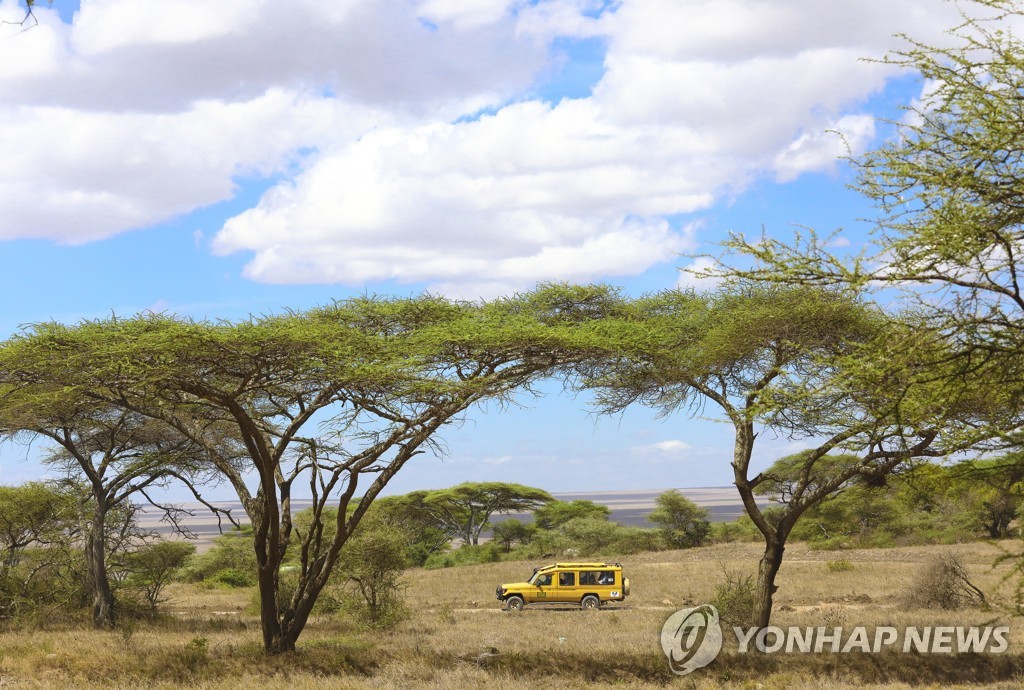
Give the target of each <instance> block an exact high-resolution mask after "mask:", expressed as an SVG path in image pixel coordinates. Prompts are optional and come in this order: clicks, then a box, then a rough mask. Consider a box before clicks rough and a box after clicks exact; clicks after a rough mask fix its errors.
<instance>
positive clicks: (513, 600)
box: [505, 597, 526, 611]
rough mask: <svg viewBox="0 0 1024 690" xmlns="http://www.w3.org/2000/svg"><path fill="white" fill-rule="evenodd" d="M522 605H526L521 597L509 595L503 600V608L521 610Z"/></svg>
mask: <svg viewBox="0 0 1024 690" xmlns="http://www.w3.org/2000/svg"><path fill="white" fill-rule="evenodd" d="M524 606H526V602H524V601H523V598H522V597H509V598H508V599H506V600H505V608H506V609H508V610H509V611H522V610H523V607H524Z"/></svg>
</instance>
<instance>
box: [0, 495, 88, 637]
mask: <svg viewBox="0 0 1024 690" xmlns="http://www.w3.org/2000/svg"><path fill="white" fill-rule="evenodd" d="M78 526H79V521H78V511H77V502H76V501H75V497H74V496H73V495H72V494H70V493H68V492H64V491H59V490H57V489H56V488H54V487H53V486H51V485H49V484H45V483H42V482H29V483H26V484H22V485H20V486H0V549H3V553H2V555H0V614H2V615H5V616H7V617H12V618H19V617H25V616H26V615H29V614H32V613H33V612H36V611H40V610H48V609H58V608H59V609H75V608H77V607H79V606H81V605H82V604H83V603H84V601H85V596H86V590H85V578H84V570H85V568H84V560H83V557H82V553H81V550H79V549H75V548H73V546H72V541H73V539H74V538H75V535H76V533H77V530H78Z"/></svg>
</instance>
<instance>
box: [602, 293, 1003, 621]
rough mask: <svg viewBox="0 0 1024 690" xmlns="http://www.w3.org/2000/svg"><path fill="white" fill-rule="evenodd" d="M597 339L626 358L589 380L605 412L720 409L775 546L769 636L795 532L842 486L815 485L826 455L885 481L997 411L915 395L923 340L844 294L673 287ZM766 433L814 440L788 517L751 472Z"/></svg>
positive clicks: (766, 606)
mask: <svg viewBox="0 0 1024 690" xmlns="http://www.w3.org/2000/svg"><path fill="white" fill-rule="evenodd" d="M592 332H593V334H594V337H595V338H597V339H598V340H600V341H601V342H605V343H607V344H609V345H611V346H612V347H613V348H616V349H617V350H618V353H617V354H616V353H615V352H614V351H610V352H609V354H608V355H607V356H606V357H605V358H604V359H603V360H594V363H593V364H591V366H592V367H593V368H592V369H591V370H590V371H585V372H584V374H583V385H584V386H587V387H592V388H596V390H597V400H598V404H599V406H600V408H601V409H602V410H603V411H605V412H617V411H620V410H623V409H624V408H625V407H627V406H628V405H630V404H633V403H636V402H639V403H642V404H648V405H652V406H654V407H656V408H658V409H660V410H661V411H662V413H663V414H671V413H674V412H676V411H679V410H680V409H684V410H685V409H690V410H691V411H694V412H696V411H700V410H703V409H704V407H705V405H708V404H711V405H713V406H716V407H717V408H718V409H719V410H720V412H721V413H722V416H723V417H724V421H726V422H728V423H729V424H730V425H731V426H732V428H733V432H734V433H733V451H732V457H731V466H732V471H733V480H734V483H735V485H736V488H737V490H738V492H739V495H740V498H741V500H742V502H743V505H744V508H745V510H746V512H747V514H748V515H749V516H750V518H751V520H752V521H753V522H754V524H755V526H756V527H757V529H758V530H759V531H760V532H761V535H762V536H763V538H764V542H765V549H764V553H763V555H762V557H761V561H760V564H759V569H758V581H757V594H756V596H757V603H756V610H755V611H754V612H753V621H752V622H753V623H754V624H755V625H758V626H760V627H764V626H767V625H768V623H769V621H770V617H771V609H772V601H773V596H774V593H775V592H776V590H777V586H776V584H775V579H776V575H777V574H778V571H779V568H780V566H781V564H782V559H783V553H784V551H785V545H786V540H787V538H788V536H789V534H790V532H791V530H792V527H793V525H794V524H795V522H796V520H797V519H799V517H800V515H802V514H803V512H804V511H806V509H807V508H808V507H809V506H811V505H813V504H814V503H815V501H817V500H820V498H821V497H822V496H823V495H825V494H827V492H829V491H831V490H833V489H835V488H838V487H839V486H841V485H842V483H843V481H845V479H840V480H838V483H836V484H835V485H834V486H833V485H832V483H826V484H822V483H820V482H818V483H816V482H815V481H814V479H813V477H814V474H815V471H816V470H815V468H816V466H818V464H819V462H821V461H822V459H823V458H825V457H827V456H828V455H829V454H830V453H832V452H834V451H838V452H844V451H845V452H851V453H856V454H857V455H858V459H857V462H856V463H853V464H851V465H850V467H849V468H848V472H849V473H850V475H849V476H848V477H846V479H849V477H852V476H854V475H858V474H860V475H867V476H883V475H884V474H886V473H888V472H890V471H891V470H892V469H893V468H895V467H896V466H898V465H899V463H901V462H904V461H906V460H909V459H910V458H913V457H920V456H934V455H942V454H944V453H946V452H947V450H948V448H949V447H950V446H949V444H950V443H954V438H955V437H954V432H955V431H958V430H960V429H961V428H962V425H963V424H969V423H970V422H971V421H973V420H972V419H971V416H972V415H974V414H982V413H985V412H987V411H988V407H986V406H987V405H992V406H996V405H998V398H999V396H994V397H992V398H987V399H983V400H982V401H981V402H980V403H979V401H978V400H976V399H973V398H972V399H971V400H970V404H968V403H967V402H965V403H964V404H963V405H956V404H945V403H940V402H937V401H936V399H935V398H932V397H929V395H925V394H924V393H923V392H922V393H918V392H916V388H917V387H919V386H921V385H923V384H922V383H921V381H920V380H919V379H921V378H922V374H923V373H924V372H922V367H921V365H920V363H918V364H917V365H916V366H915V364H914V362H913V361H911V360H909V359H908V357H907V355H906V353H907V352H908V351H912V350H908V348H907V344H908V343H909V342H910V341H909V340H908V339H912V338H913V337H914V336H913V332H912V331H911V330H909V329H900V328H898V327H897V326H896V325H894V324H892V323H891V322H890V321H889V320H888V319H886V318H885V317H884V315H883V314H882V313H881V312H879V311H878V310H876V309H872V308H870V307H868V306H866V305H864V304H862V303H860V301H859V300H857V299H856V298H855V297H854V296H851V295H850V294H848V293H843V292H839V291H834V290H821V289H816V288H804V287H792V288H790V287H773V286H770V285H762V284H744V283H738V284H733V285H729V286H727V287H725V288H723V289H722V290H720V291H718V292H717V293H714V294H704V295H702V294H697V293H692V292H680V291H670V292H666V293H662V294H658V295H655V296H652V297H649V298H645V299H641V300H638V301H637V302H635V303H634V304H631V305H625V306H624V308H623V311H622V313H621V315H620V316H619V317H618V318H615V319H604V320H602V322H600V323H597V324H595V326H594V328H593V329H592ZM912 391H914V393H913V395H911V392H912ZM931 394H934V392H931ZM971 404H980V405H982V407H983V409H982V410H979V411H977V412H976V411H974V410H973V409H971ZM957 415H961V416H962V418H963V419H964V421H963V422H961V426H956V424H955V422H956V421H957V420H959V419H960V418H961V417H957ZM763 432H769V433H775V434H781V435H785V436H789V437H792V438H799V439H803V440H804V441H805V442H809V443H812V444H813V449H812V450H811V451H809V452H808V453H807V454H806V455H805V456H803V457H802V460H801V463H802V465H801V471H800V473H799V474H798V481H797V483H796V484H795V485H794V492H793V495H792V497H791V510H790V511H789V512H788V514H787V515H786V516H785V517H784V519H782V520H781V521H777V520H776V518H775V517H773V515H772V514H770V513H767V512H766V511H765V510H763V509H762V507H761V506H760V505H759V504H758V502H757V500H756V493H757V490H758V488H759V487H760V486H762V485H763V484H765V483H766V482H771V481H774V480H773V477H772V476H770V475H769V474H766V473H762V472H756V470H754V469H753V467H752V460H753V453H754V444H755V440H756V438H757V437H758V435H759V434H760V433H763ZM947 437H949V439H950V440H949V442H947V441H946V439H947ZM955 443H959V441H955Z"/></svg>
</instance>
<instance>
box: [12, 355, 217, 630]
mask: <svg viewBox="0 0 1024 690" xmlns="http://www.w3.org/2000/svg"><path fill="white" fill-rule="evenodd" d="M18 344H23V343H18ZM35 356H36V352H35V351H34V349H33V348H31V347H18V346H5V347H0V372H2V373H0V380H2V384H3V385H4V387H5V390H4V391H3V393H2V395H0V433H2V434H4V435H7V436H15V437H17V436H24V435H28V436H29V437H31V438H34V437H42V438H45V439H48V440H49V441H51V442H52V443H53V450H52V452H50V453H49V454H48V455H46V456H45V457H44V458H43V461H44V463H46V464H48V465H51V466H54V467H56V468H57V469H58V470H59V471H61V472H62V474H63V476H64V478H65V479H66V481H67V483H68V485H69V486H72V487H75V489H76V490H78V489H81V490H80V491H78V493H79V496H80V498H79V513H80V514H81V515H83V517H84V519H85V522H86V527H85V529H84V530H83V540H82V541H83V550H84V553H85V563H86V572H87V582H88V588H89V591H90V593H91V597H92V621H93V625H95V626H96V627H98V628H110V627H113V626H114V625H115V622H116V611H115V603H116V602H115V594H114V588H113V586H112V585H111V582H110V576H109V568H108V562H107V561H108V556H109V554H110V552H111V551H123V550H124V549H123V547H124V546H125V544H119V542H122V541H124V539H118V538H117V537H125V536H131V535H128V534H127V533H125V532H124V531H123V530H124V529H125V528H126V527H130V526H132V525H134V519H133V518H132V517H131V516H130V515H129V516H127V519H125V516H119V517H118V518H117V519H114V520H113V521H110V520H109V519H108V518H109V516H110V515H111V512H112V511H120V512H124V511H128V512H129V513H133V512H134V510H135V508H134V507H133V506H132V505H131V503H132V501H133V500H140V501H145V502H147V503H149V504H150V505H151V506H153V507H154V508H156V509H157V510H159V511H161V512H162V513H163V515H164V517H165V519H166V520H167V521H168V522H170V524H171V525H172V527H173V528H174V529H175V530H176V531H178V532H184V531H185V530H183V529H182V528H181V526H180V525H179V522H178V518H179V517H180V516H181V515H182V514H186V513H189V511H185V510H182V509H180V508H178V507H175V506H171V505H164V504H161V503H159V502H157V501H155V500H153V498H152V496H151V492H152V490H153V489H155V488H163V487H165V486H166V485H167V483H168V482H169V481H172V480H177V481H180V482H181V483H183V484H184V485H185V486H186V487H188V488H189V489H191V490H192V493H193V495H194V496H195V497H196V499H197V500H199V501H201V502H203V503H205V501H203V499H202V496H201V495H200V494H199V492H198V490H197V488H196V486H197V483H198V482H197V480H204V479H209V472H208V471H207V472H204V465H203V457H202V456H203V455H204V453H203V451H202V448H201V447H200V446H198V445H197V444H195V443H194V442H192V441H190V440H189V439H188V438H186V437H185V436H183V435H181V434H179V433H178V432H176V431H175V430H174V429H172V428H170V427H168V426H167V425H164V424H162V423H159V422H156V421H154V420H152V419H149V418H147V417H145V416H143V415H141V414H138V413H136V412H130V411H127V410H123V409H118V408H117V407H114V406H112V405H110V404H108V403H102V402H97V401H95V400H90V399H88V397H86V396H82V395H81V393H80V392H79V391H77V390H75V389H74V388H73V387H72V388H67V387H64V386H62V385H60V383H61V382H59V381H57V380H54V381H50V382H43V381H40V380H39V379H38V378H37V377H36V376H35V375H33V374H29V375H26V376H22V375H21V374H22V373H24V372H28V371H29V370H30V367H31V366H32V363H33V361H34V358H35ZM55 373H56V372H50V374H51V375H53V374H55ZM53 378H54V379H57V378H59V375H57V376H54V377H53ZM64 383H67V382H66V381H65V382H64ZM206 505H207V506H208V507H209V508H210V509H211V510H213V511H215V512H217V513H218V515H219V514H220V513H226V511H223V510H222V509H219V508H215V507H213V506H211V505H209V504H208V503H207V504H206ZM189 514H190V513H189ZM118 531H119V532H120V533H119V534H115V532H118ZM132 534H133V535H134V534H135V531H133V532H132ZM112 536H113V537H114V538H113V539H112Z"/></svg>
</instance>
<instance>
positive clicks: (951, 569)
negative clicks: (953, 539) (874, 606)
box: [903, 553, 988, 611]
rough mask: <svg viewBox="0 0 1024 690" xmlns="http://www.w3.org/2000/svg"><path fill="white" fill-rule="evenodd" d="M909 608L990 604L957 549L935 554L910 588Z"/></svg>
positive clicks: (908, 591) (950, 609) (908, 589)
mask: <svg viewBox="0 0 1024 690" xmlns="http://www.w3.org/2000/svg"><path fill="white" fill-rule="evenodd" d="M903 603H904V605H906V606H907V607H908V608H922V609H941V610H943V611H952V610H957V609H965V608H973V607H981V606H986V605H987V603H988V602H987V600H986V598H985V594H984V592H982V590H981V589H980V588H979V587H977V586H976V585H975V584H974V583H973V582H971V580H970V577H969V576H968V572H967V568H966V567H965V566H964V563H963V560H962V559H961V558H960V557H959V556H958V555H957V554H955V553H940V554H936V555H934V556H932V557H931V558H930V559H929V560H928V561H927V562H926V563H925V564H924V566H922V567H921V569H920V571H919V572H918V575H917V577H916V578H914V580H913V581H912V582H911V583H910V586H909V587H908V588H907V591H906V594H905V595H904V600H903Z"/></svg>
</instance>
